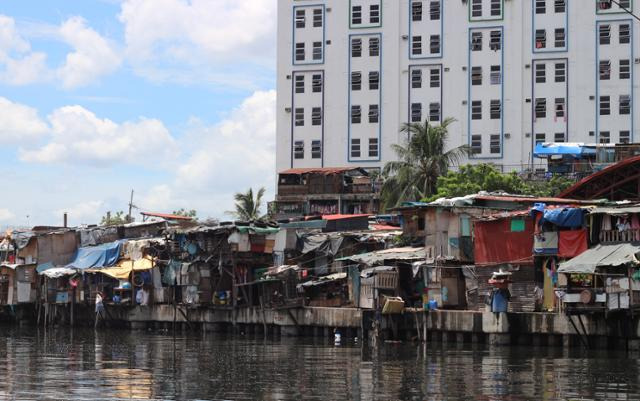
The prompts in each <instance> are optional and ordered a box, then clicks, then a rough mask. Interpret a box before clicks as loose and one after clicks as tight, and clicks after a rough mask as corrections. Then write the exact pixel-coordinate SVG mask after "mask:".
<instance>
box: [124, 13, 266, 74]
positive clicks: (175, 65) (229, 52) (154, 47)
mask: <svg viewBox="0 0 640 401" xmlns="http://www.w3.org/2000/svg"><path fill="white" fill-rule="evenodd" d="M276 1H277V0H244V1H237V0H215V1H211V0H190V1H185V0H126V1H124V2H123V3H122V7H121V13H120V16H119V18H120V21H121V22H122V23H123V24H124V29H125V42H126V47H127V50H126V53H127V56H128V59H129V61H130V62H131V63H132V65H133V66H134V67H135V69H136V71H137V72H138V73H139V74H141V75H143V76H145V77H146V78H149V79H152V80H177V81H183V82H189V81H191V82H198V81H202V80H205V81H208V82H213V83H218V84H227V85H228V84H231V85H236V86H249V85H251V83H252V82H253V83H255V81H256V79H260V78H258V77H256V75H260V74H262V75H265V70H266V69H267V70H268V69H270V70H271V71H269V74H271V73H272V70H273V67H272V66H273V65H274V64H275V63H274V62H273V59H274V55H275V32H276ZM230 65H233V67H231V68H229V66H230ZM257 66H260V68H256V67H257ZM249 70H251V71H252V75H254V77H247V75H246V73H247V71H249Z"/></svg>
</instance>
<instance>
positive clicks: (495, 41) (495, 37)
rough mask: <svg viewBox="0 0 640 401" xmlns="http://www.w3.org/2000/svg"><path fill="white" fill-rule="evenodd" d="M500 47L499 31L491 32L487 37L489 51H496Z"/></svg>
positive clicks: (500, 37) (500, 36)
mask: <svg viewBox="0 0 640 401" xmlns="http://www.w3.org/2000/svg"><path fill="white" fill-rule="evenodd" d="M501 47H502V32H501V31H491V35H490V36H489V48H490V49H491V50H494V51H497V50H500V48H501Z"/></svg>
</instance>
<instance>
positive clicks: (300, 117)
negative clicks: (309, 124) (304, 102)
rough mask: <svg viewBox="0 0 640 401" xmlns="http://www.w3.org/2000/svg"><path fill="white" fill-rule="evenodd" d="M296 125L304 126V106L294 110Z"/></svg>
mask: <svg viewBox="0 0 640 401" xmlns="http://www.w3.org/2000/svg"><path fill="white" fill-rule="evenodd" d="M295 124H296V127H304V108H303V107H298V108H296V112H295Z"/></svg>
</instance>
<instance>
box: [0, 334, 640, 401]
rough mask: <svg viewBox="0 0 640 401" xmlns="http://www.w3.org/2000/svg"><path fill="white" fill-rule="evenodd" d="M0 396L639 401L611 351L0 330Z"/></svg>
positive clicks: (636, 373) (636, 386) (635, 376)
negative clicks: (366, 345)
mask: <svg viewBox="0 0 640 401" xmlns="http://www.w3.org/2000/svg"><path fill="white" fill-rule="evenodd" d="M0 378H1V379H0V399H45V400H58V399H65V400H95V399H115V400H122V399H125V400H126V399H180V400H184V399H207V400H209V399H217V400H221V399H228V400H248V399H252V400H323V401H324V400H372V399H375V400H442V399H448V400H472V399H473V400H564V399H571V400H585V399H593V400H603V399H615V400H637V399H640V368H639V362H638V359H634V358H629V357H627V356H626V354H624V353H622V354H620V353H612V352H599V353H596V352H593V353H585V352H583V351H580V350H575V351H573V350H572V351H571V352H568V351H564V350H562V349H547V348H488V347H484V346H471V345H469V346H464V347H462V346H455V345H454V346H448V347H447V346H442V345H436V344H433V345H431V346H430V348H428V349H427V350H426V354H425V349H424V348H423V346H422V345H420V346H418V345H406V344H405V345H400V344H386V345H385V346H384V347H382V348H381V349H380V350H379V351H378V352H371V351H369V350H368V349H365V348H361V347H359V346H356V345H354V344H347V345H343V346H340V347H336V346H334V345H333V344H330V343H328V342H325V340H324V339H323V340H320V339H315V340H314V339H308V340H296V339H286V338H282V339H279V340H267V341H265V340H263V339H256V338H243V339H237V340H231V339H229V338H225V337H224V336H219V335H218V336H215V335H212V334H206V335H202V334H199V335H179V336H177V337H175V339H174V337H173V336H172V335H171V334H170V333H169V334H167V333H164V334H163V333H148V332H130V331H114V330H99V331H98V332H97V333H95V332H94V331H93V330H77V329H76V330H75V331H73V332H71V331H70V330H68V329H57V330H49V331H47V332H46V333H45V332H44V331H43V330H42V329H40V330H39V331H37V330H35V329H17V328H0Z"/></svg>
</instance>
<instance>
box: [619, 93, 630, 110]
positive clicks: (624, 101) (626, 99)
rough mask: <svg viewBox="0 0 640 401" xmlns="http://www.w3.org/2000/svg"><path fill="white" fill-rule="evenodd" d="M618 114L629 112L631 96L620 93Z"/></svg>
mask: <svg viewBox="0 0 640 401" xmlns="http://www.w3.org/2000/svg"><path fill="white" fill-rule="evenodd" d="M620 114H621V115H627V114H631V96H629V95H620Z"/></svg>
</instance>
